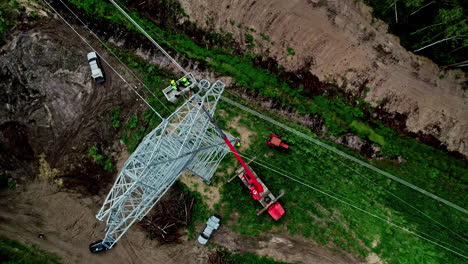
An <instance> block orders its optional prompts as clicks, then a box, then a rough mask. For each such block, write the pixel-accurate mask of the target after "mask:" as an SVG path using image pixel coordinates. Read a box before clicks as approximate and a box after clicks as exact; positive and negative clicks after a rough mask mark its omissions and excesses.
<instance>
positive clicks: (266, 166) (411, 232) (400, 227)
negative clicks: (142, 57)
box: [239, 153, 468, 258]
mask: <svg viewBox="0 0 468 264" xmlns="http://www.w3.org/2000/svg"><path fill="white" fill-rule="evenodd" d="M239 155H240V156H241V157H243V158H245V159H251V157H248V156H245V155H243V154H240V153H239ZM253 162H254V163H255V164H258V165H259V166H261V167H264V168H265V169H267V170H270V171H273V172H275V173H276V174H278V175H280V176H283V177H285V178H287V179H290V180H292V181H294V182H296V183H299V184H301V185H303V186H306V187H308V188H310V189H312V190H314V191H317V192H319V193H321V194H323V195H326V196H328V197H330V198H332V199H334V200H337V201H339V202H341V203H344V204H346V205H348V206H350V207H352V208H354V209H356V210H359V211H360V212H362V213H365V214H367V215H370V216H372V217H374V218H376V219H379V220H382V221H384V222H386V223H387V224H389V225H391V226H394V227H397V228H399V229H401V230H403V231H404V232H407V233H410V234H412V235H415V236H417V237H419V238H421V239H424V240H426V241H428V242H430V243H432V244H434V245H436V246H439V247H441V248H444V249H446V250H448V251H450V252H452V253H454V254H456V255H458V256H461V257H464V258H468V257H467V256H465V255H463V254H462V253H459V252H457V251H455V250H453V249H451V248H448V247H446V246H444V245H441V244H440V243H437V242H435V241H433V240H431V239H429V238H426V237H424V236H421V235H420V234H418V233H416V232H414V231H411V230H409V228H407V227H404V226H401V225H398V224H395V223H394V222H392V221H390V220H388V219H385V218H384V217H382V216H379V215H377V214H374V213H371V212H369V211H367V210H365V209H362V208H361V207H358V206H356V205H354V204H352V203H350V202H347V201H345V200H344V199H341V198H338V197H336V196H335V195H332V194H330V193H328V192H325V191H323V190H321V189H319V188H317V187H314V186H312V185H310V184H309V183H306V182H304V181H303V180H299V179H297V178H295V177H293V176H290V175H288V174H286V173H283V172H280V171H278V170H275V169H273V168H272V167H271V166H270V165H265V164H262V163H260V162H258V161H255V160H253ZM452 247H454V246H452ZM457 249H458V248H457Z"/></svg>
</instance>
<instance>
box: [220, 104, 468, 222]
mask: <svg viewBox="0 0 468 264" xmlns="http://www.w3.org/2000/svg"><path fill="white" fill-rule="evenodd" d="M221 100H223V101H224V102H226V103H228V104H230V105H233V106H235V107H237V108H239V109H242V110H244V111H246V112H249V113H250V114H252V115H255V116H257V117H259V118H261V119H263V120H265V121H267V122H270V123H271V124H273V125H276V126H278V127H281V128H283V129H284V130H287V131H289V132H291V133H293V134H295V135H297V136H300V137H302V138H304V139H306V140H309V141H310V142H312V143H314V144H317V145H319V146H321V147H323V148H325V149H328V150H330V151H332V152H334V153H336V154H338V155H340V156H342V157H345V158H347V159H349V160H352V161H354V162H356V163H358V164H360V165H362V166H364V167H366V168H369V169H371V170H373V171H375V172H378V173H380V174H382V175H383V176H385V177H387V178H390V179H392V180H394V181H397V182H399V183H401V184H403V185H405V186H407V187H409V188H411V189H413V190H416V191H418V192H420V193H422V194H424V195H427V196H429V197H431V198H432V199H435V200H437V201H439V202H442V203H444V204H446V205H448V206H450V207H452V208H454V209H456V210H458V211H460V212H463V213H465V214H467V213H468V211H467V210H466V209H464V208H462V207H460V206H458V205H456V204H454V203H452V202H450V201H447V200H445V199H444V198H441V197H439V196H437V195H435V194H433V193H430V192H428V191H426V190H423V189H421V188H419V187H418V186H416V185H414V184H411V183H409V182H407V181H405V180H403V179H400V178H398V177H396V176H394V175H392V174H390V173H388V172H385V171H383V170H381V169H379V168H377V167H375V166H372V165H371V164H369V163H367V162H364V161H362V160H359V159H357V158H355V157H353V156H351V155H349V154H346V153H344V152H343V151H340V150H338V149H336V148H334V147H332V146H330V145H328V144H325V143H323V142H321V141H320V140H317V139H315V138H313V137H311V136H308V135H306V134H304V133H302V132H299V131H297V130H296V129H294V128H292V127H289V126H287V125H285V124H283V123H280V122H278V121H276V120H274V119H272V118H270V117H268V116H265V115H263V114H261V113H259V112H257V111H255V110H252V109H250V108H248V107H246V106H244V105H241V104H239V103H237V102H235V101H233V100H231V99H229V98H226V97H224V96H221Z"/></svg>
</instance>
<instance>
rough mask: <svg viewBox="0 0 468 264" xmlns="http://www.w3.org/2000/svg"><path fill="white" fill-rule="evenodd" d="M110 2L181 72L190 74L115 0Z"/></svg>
mask: <svg viewBox="0 0 468 264" xmlns="http://www.w3.org/2000/svg"><path fill="white" fill-rule="evenodd" d="M110 2H111V3H112V4H113V5H114V6H115V7H116V8H117V9H118V10H119V11H120V13H122V14H123V15H124V16H125V17H126V18H127V19H128V20H129V21H130V22H132V24H133V25H134V26H135V27H137V28H138V29H139V30H140V31H141V33H143V35H145V36H146V38H148V39H149V40H150V41H151V42H152V43H153V44H154V45H155V46H156V47H157V48H158V49H159V50H160V51H161V52H162V53H163V54H164V55H166V57H167V58H168V59H169V60H170V61H171V62H172V63H174V65H176V66H177V68H179V70H180V71H182V72H183V73H184V74H185V75H187V74H188V72H187V71H186V70H185V69H184V68H183V67H182V66H180V64H179V63H177V61H176V60H175V59H174V58H172V57H171V55H169V54H168V53H167V52H166V51H165V50H164V49H163V48H162V47H161V46H160V45H159V44H158V43H157V42H156V41H155V40H154V39H153V38H152V37H151V36H150V35H149V34H148V33H147V32H146V31H145V30H144V29H143V28H142V27H141V26H140V25H139V24H138V23H137V22H135V20H133V18H132V17H131V16H129V15H128V14H127V12H125V10H123V9H122V8H121V7H120V6H119V5H118V4H117V3H116V2H115V1H114V0H110Z"/></svg>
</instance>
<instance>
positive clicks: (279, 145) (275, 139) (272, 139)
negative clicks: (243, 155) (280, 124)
mask: <svg viewBox="0 0 468 264" xmlns="http://www.w3.org/2000/svg"><path fill="white" fill-rule="evenodd" d="M266 144H267V145H268V146H270V147H273V148H276V149H279V150H289V145H288V144H286V143H285V142H284V141H282V140H281V138H280V137H279V136H277V135H275V134H270V136H269V137H268V140H267V142H266Z"/></svg>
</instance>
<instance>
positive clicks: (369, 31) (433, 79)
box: [140, 0, 468, 156]
mask: <svg viewBox="0 0 468 264" xmlns="http://www.w3.org/2000/svg"><path fill="white" fill-rule="evenodd" d="M140 2H143V1H140ZM181 4H182V6H183V8H184V10H185V12H186V13H187V14H188V16H189V19H190V20H191V21H193V22H195V23H196V24H197V25H198V26H200V27H202V28H204V29H207V30H214V31H217V32H221V30H223V31H225V32H226V31H227V32H231V33H233V37H234V39H236V40H240V41H241V42H244V43H245V42H246V34H250V35H252V36H253V37H254V39H255V47H254V48H253V50H254V51H255V52H258V53H261V54H265V55H266V56H268V57H272V58H274V59H275V60H277V61H278V62H279V63H280V64H281V65H283V66H284V67H285V68H286V70H289V71H297V70H301V71H304V70H305V71H310V72H311V73H313V74H314V75H316V76H318V77H319V79H320V80H321V81H325V82H335V83H337V84H338V85H339V86H340V87H342V88H343V89H346V90H348V91H353V92H354V93H357V94H359V95H363V96H365V100H366V101H367V102H369V103H371V104H372V105H374V106H378V107H379V108H380V109H381V110H383V111H381V112H380V113H379V114H378V115H376V116H375V118H377V119H382V120H384V121H385V123H387V124H389V125H391V126H394V127H399V128H400V129H401V128H402V127H401V126H403V129H404V130H405V131H407V132H408V133H412V134H413V135H414V136H418V137H419V138H420V139H422V140H424V141H426V142H428V143H432V144H433V145H436V146H437V145H438V142H437V141H440V142H441V143H442V144H443V145H446V146H447V147H448V149H449V150H452V151H457V152H460V153H462V154H463V155H465V156H467V155H468V120H467V118H466V117H467V116H468V107H467V104H466V99H467V93H466V91H465V90H464V89H463V85H464V82H465V78H464V77H463V76H464V74H463V72H461V71H460V70H450V71H443V70H441V69H440V68H439V67H437V65H435V64H434V63H433V62H431V61H430V60H428V59H427V58H424V57H420V56H416V55H414V54H413V53H411V52H408V51H406V50H405V49H404V48H403V47H402V46H400V44H399V40H398V38H397V37H395V36H393V35H391V34H386V32H387V26H386V25H385V24H384V23H383V22H381V21H379V20H376V19H374V18H372V15H371V10H370V8H369V7H367V6H366V5H364V4H363V3H362V1H333V0H330V1H326V0H297V1H282V0H273V1H267V0H259V1H250V0H241V1H231V0H222V1H214V0H189V1H181ZM260 34H263V35H264V36H267V37H268V40H265V37H264V36H262V35H260ZM288 48H291V49H292V50H290V51H288ZM292 52H294V53H295V54H294V55H291V54H289V55H288V53H292ZM365 87H367V88H370V91H369V92H368V93H367V94H366V93H363V90H364V88H365ZM399 119H400V120H399Z"/></svg>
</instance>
